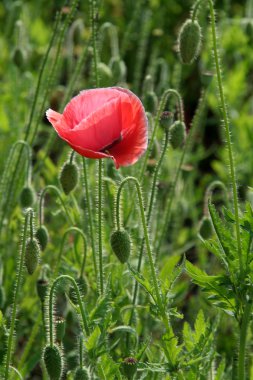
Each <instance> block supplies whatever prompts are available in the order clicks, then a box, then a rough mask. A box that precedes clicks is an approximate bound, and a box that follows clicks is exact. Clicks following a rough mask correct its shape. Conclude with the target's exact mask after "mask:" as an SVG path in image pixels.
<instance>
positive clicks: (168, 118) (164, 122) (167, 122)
mask: <svg viewBox="0 0 253 380" xmlns="http://www.w3.org/2000/svg"><path fill="white" fill-rule="evenodd" d="M173 116H174V115H173V113H172V112H169V111H164V112H163V113H162V115H161V118H160V125H161V127H162V128H163V129H164V130H168V129H169V128H170V127H171V125H172V123H173Z"/></svg>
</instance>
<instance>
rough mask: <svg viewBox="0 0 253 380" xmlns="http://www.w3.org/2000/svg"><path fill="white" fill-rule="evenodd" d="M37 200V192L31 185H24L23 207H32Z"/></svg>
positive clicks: (22, 194) (21, 195)
mask: <svg viewBox="0 0 253 380" xmlns="http://www.w3.org/2000/svg"><path fill="white" fill-rule="evenodd" d="M34 202H35V194H34V191H33V189H32V188H31V187H30V186H27V187H24V188H23V190H22V191H21V194H20V204H21V207H22V208H28V207H32V206H33V204H34Z"/></svg>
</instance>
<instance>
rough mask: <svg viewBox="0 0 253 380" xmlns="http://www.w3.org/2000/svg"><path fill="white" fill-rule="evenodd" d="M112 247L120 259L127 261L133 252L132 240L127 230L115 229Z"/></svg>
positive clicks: (123, 261) (122, 261) (112, 236)
mask: <svg viewBox="0 0 253 380" xmlns="http://www.w3.org/2000/svg"><path fill="white" fill-rule="evenodd" d="M111 247H112V250H113V252H114V253H115V255H116V256H117V258H118V259H119V261H120V262H121V263H122V264H124V263H126V262H127V260H128V258H129V256H130V252H131V241H130V237H129V235H128V233H127V232H126V231H125V230H117V231H114V232H113V233H112V235H111Z"/></svg>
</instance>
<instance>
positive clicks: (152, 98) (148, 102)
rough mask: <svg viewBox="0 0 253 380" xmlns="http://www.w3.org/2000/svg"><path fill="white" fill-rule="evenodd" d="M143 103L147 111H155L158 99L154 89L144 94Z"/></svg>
mask: <svg viewBox="0 0 253 380" xmlns="http://www.w3.org/2000/svg"><path fill="white" fill-rule="evenodd" d="M143 103H144V107H145V110H146V111H147V112H150V113H154V112H156V110H157V106H158V99H157V96H156V94H155V93H154V91H150V92H147V93H146V94H145V96H144V99H143Z"/></svg>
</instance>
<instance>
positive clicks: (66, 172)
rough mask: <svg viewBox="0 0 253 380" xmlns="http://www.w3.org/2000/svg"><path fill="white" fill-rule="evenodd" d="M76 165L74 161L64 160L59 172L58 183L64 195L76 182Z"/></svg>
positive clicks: (77, 175) (77, 174) (72, 188)
mask: <svg viewBox="0 0 253 380" xmlns="http://www.w3.org/2000/svg"><path fill="white" fill-rule="evenodd" d="M78 177H79V173H78V167H77V165H76V164H75V163H74V162H65V164H64V165H63V167H62V170H61V173H60V183H61V185H62V189H63V191H64V193H65V194H66V195H68V194H69V193H70V192H71V191H72V190H74V188H75V187H76V185H77V183H78Z"/></svg>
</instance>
